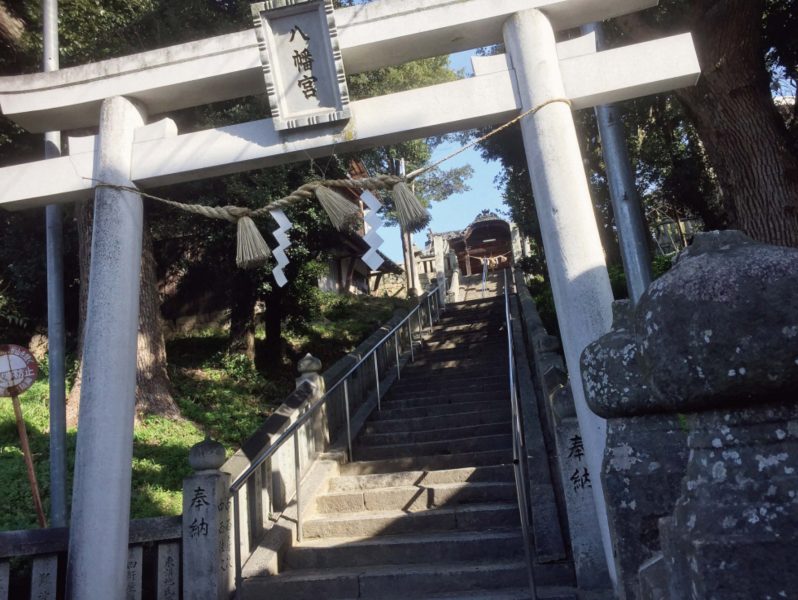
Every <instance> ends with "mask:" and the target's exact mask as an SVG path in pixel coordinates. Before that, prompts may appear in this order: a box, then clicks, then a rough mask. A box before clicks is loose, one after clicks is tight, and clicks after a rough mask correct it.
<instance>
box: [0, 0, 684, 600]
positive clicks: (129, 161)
mask: <svg viewBox="0 0 798 600" xmlns="http://www.w3.org/2000/svg"><path fill="white" fill-rule="evenodd" d="M306 1H307V0H291V1H290V2H286V1H285V0H275V2H276V4H278V5H285V4H288V5H291V6H293V5H296V4H302V3H304V2H306ZM310 1H317V0H310ZM656 3H657V2H656V0H375V1H374V2H371V3H369V4H365V5H357V6H353V7H350V8H346V9H340V10H338V11H336V12H335V17H336V20H337V24H338V36H337V37H338V39H337V43H338V45H339V47H340V54H341V57H342V61H343V65H344V67H345V68H346V70H347V71H348V72H349V73H354V72H362V71H368V70H371V69H376V68H379V67H384V66H389V65H396V64H401V63H404V62H407V61H409V60H413V59H418V58H424V57H429V56H436V55H441V54H447V53H451V52H456V51H461V50H467V49H470V48H476V47H480V46H484V45H488V44H494V43H498V42H504V44H505V46H506V48H507V51H508V56H507V57H504V58H503V57H496V58H492V59H488V60H483V61H480V63H479V68H478V69H477V74H476V76H475V77H473V78H471V79H466V80H462V81H456V82H453V83H448V84H443V85H439V86H433V87H429V88H424V89H419V90H412V91H409V92H404V93H401V94H393V95H389V96H383V97H379V98H370V99H367V100H362V101H359V102H355V103H352V104H351V107H350V108H351V118H350V119H349V120H348V121H345V122H342V123H338V124H332V125H323V126H317V127H313V128H308V129H296V130H289V131H278V129H277V128H276V127H275V126H274V124H273V123H272V121H271V120H270V119H268V118H264V119H263V120H259V121H254V122H250V123H242V124H239V125H233V126H229V127H222V128H217V129H210V130H207V131H200V132H196V133H190V134H185V135H178V134H177V131H176V129H175V128H174V124H173V123H170V122H168V121H165V122H161V123H159V124H155V125H149V126H145V124H146V120H147V115H148V114H149V115H153V114H162V113H166V112H168V111H170V110H175V109H178V108H183V107H187V106H193V105H200V104H207V103H210V102H215V101H218V100H223V99H229V98H235V97H241V96H246V95H252V94H261V93H264V92H265V91H266V90H265V88H266V85H265V83H264V80H263V77H262V70H263V65H262V64H261V62H260V60H259V51H260V50H262V48H259V46H258V43H257V41H256V36H255V34H254V32H252V31H244V32H240V33H236V34H230V35H226V36H220V37H215V38H211V39H207V40H202V41H199V42H194V43H191V44H184V45H182V46H175V47H171V48H165V49H162V50H155V51H151V52H145V53H142V54H137V55H134V56H129V57H124V58H120V59H114V60H109V61H103V62H100V63H94V64H90V65H84V66H81V67H76V68H72V69H65V70H63V71H58V72H53V73H45V74H37V75H26V76H20V77H10V78H9V77H6V78H0V108H2V111H3V114H5V115H6V116H7V117H9V118H11V119H13V120H14V121H16V122H17V123H19V124H20V125H22V126H23V127H25V128H27V129H29V130H31V131H43V130H64V129H69V128H75V127H86V126H95V125H99V135H98V136H97V137H96V138H95V137H90V138H83V139H80V138H72V139H71V140H70V155H69V156H66V157H63V158H58V159H51V160H45V161H38V162H33V163H29V164H24V165H18V166H14V167H7V168H3V169H0V206H1V207H3V208H6V209H10V210H14V209H24V208H30V207H34V206H41V205H44V204H48V203H54V202H69V201H73V200H76V199H80V198H85V197H88V196H89V195H90V194H91V193H92V192H93V191H94V188H93V185H94V182H93V181H92V178H94V179H100V180H103V181H105V182H107V183H112V184H122V185H134V184H135V185H138V186H141V187H146V186H154V185H164V184H169V183H178V182H182V181H190V180H196V179H201V178H205V177H212V176H217V175H222V174H226V173H232V172H236V171H243V170H247V169H254V168H262V167H268V166H272V165H277V164H281V163H286V162H291V161H295V160H301V159H302V158H303V157H305V156H307V155H310V156H321V155H325V154H329V152H331V151H332V149H333V148H335V149H337V150H339V151H351V150H356V149H359V148H364V147H367V146H373V145H378V144H386V143H393V142H396V141H399V140H405V139H413V138H418V137H424V136H428V135H435V134H441V133H445V132H449V131H455V130H462V129H468V128H472V127H478V126H479V127H481V126H487V125H491V124H496V123H500V122H503V121H505V120H508V119H509V118H511V117H513V116H515V115H517V114H518V113H519V111H527V110H529V109H531V108H533V107H536V106H540V105H542V104H546V103H547V102H549V101H551V100H553V99H566V98H567V99H569V100H570V101H571V104H572V106H573V107H574V108H586V107H589V106H594V105H596V104H603V103H607V102H613V101H618V100H623V99H627V98H632V97H636V96H642V95H646V94H652V93H657V92H661V91H666V90H670V89H674V88H677V87H682V86H687V85H692V84H694V83H695V82H696V80H697V78H698V76H699V66H698V61H697V58H696V54H695V50H694V48H693V44H692V40H691V38H690V36H689V34H685V35H681V36H674V37H670V38H665V39H661V40H655V41H651V42H648V43H645V44H638V45H635V46H630V47H626V48H619V49H616V50H610V51H606V52H598V53H597V52H595V45H593V47H592V48H589V49H584V47H583V44H584V42H585V41H586V40H581V41H577V42H569V43H564V44H560V45H557V44H555V38H554V32H555V31H559V30H563V29H566V28H571V27H576V26H579V25H582V24H585V23H589V22H593V21H600V20H603V19H607V18H610V17H614V16H618V15H622V14H625V13H630V12H634V11H638V10H641V9H644V8H647V7H650V6H653V5H656ZM587 41H589V40H587ZM558 53H559V54H558ZM267 116H268V115H264V117H267ZM521 126H522V132H523V136H524V143H525V147H526V151H527V159H528V161H529V167H530V173H531V174H532V184H533V188H534V191H535V198H536V206H537V211H538V219H539V222H540V226H541V231H542V234H543V239H544V245H545V249H546V255H547V261H548V268H549V273H550V279H551V282H552V287H553V290H554V297H555V302H556V305H557V314H558V318H559V321H560V329H561V333H562V340H563V346H564V349H565V354H566V360H567V364H568V368H569V371H570V372H571V373H572V374H573V376H572V380H571V381H572V388H573V392H574V401H575V404H576V408H577V415H578V417H579V422H580V427H581V429H582V433H583V438H584V442H585V452H586V458H587V460H588V465H589V467H590V469H591V470H592V471H593V472H594V473H599V472H600V465H601V459H602V453H603V448H604V422H603V420H602V419H600V418H599V417H597V416H596V415H594V414H593V413H592V412H590V410H589V409H588V408H587V406H586V404H585V400H584V394H583V391H582V385H581V382H580V378H579V377H578V375H576V374H578V373H579V356H580V354H581V351H582V349H583V348H584V347H585V346H586V345H587V344H588V343H590V342H592V341H593V340H595V339H597V338H598V337H599V336H600V335H602V334H604V333H605V332H607V331H608V330H609V329H610V325H611V303H612V299H613V298H612V292H611V289H610V285H609V278H608V276H607V270H606V264H605V261H604V253H603V250H602V247H601V242H600V239H599V235H598V229H597V227H596V223H595V219H594V217H593V209H592V204H591V200H590V195H589V190H588V185H587V181H586V177H585V173H584V168H583V166H582V161H581V156H580V151H579V145H578V143H577V138H576V133H575V129H574V123H573V118H572V114H571V109H570V108H569V107H568V106H567V105H566V104H565V103H563V102H556V103H551V104H547V105H546V106H545V108H543V109H542V110H540V111H539V112H537V113H536V114H534V115H533V116H530V117H527V118H525V119H524V120H523V121H522V125H521ZM95 198H96V202H95V219H94V227H95V229H94V237H93V249H92V264H91V278H90V291H89V308H88V317H87V331H86V349H85V352H84V357H83V360H84V374H85V377H86V381H85V382H84V384H83V386H82V395H81V414H80V423H81V425H80V429H79V434H78V456H77V461H76V472H75V485H74V500H73V509H72V530H71V536H70V553H69V574H68V579H69V589H70V592H71V594H72V597H73V598H77V599H80V600H87V599H97V600H100V599H102V600H108V599H112V600H116V599H119V600H121V599H122V598H124V577H123V576H122V575H121V574H122V573H124V566H125V558H126V553H127V527H128V512H129V496H130V462H131V452H132V443H131V441H132V440H131V436H132V428H133V416H134V406H135V369H136V360H135V352H136V331H137V321H138V281H139V276H138V273H139V267H140V265H139V261H140V255H141V227H142V224H141V210H142V208H141V198H140V196H139V195H138V194H135V193H131V192H121V191H118V190H113V189H108V188H101V189H97V190H96V194H95ZM593 492H594V497H595V501H596V506H597V512H598V513H599V520H600V522H601V528H602V533H603V538H604V545H605V553H606V555H607V559H608V564H609V568H610V570H611V571H612V570H613V567H612V550H611V545H610V540H609V532H608V528H607V520H606V511H605V507H604V499H603V493H602V490H601V486H600V482H599V478H598V477H594V478H593Z"/></svg>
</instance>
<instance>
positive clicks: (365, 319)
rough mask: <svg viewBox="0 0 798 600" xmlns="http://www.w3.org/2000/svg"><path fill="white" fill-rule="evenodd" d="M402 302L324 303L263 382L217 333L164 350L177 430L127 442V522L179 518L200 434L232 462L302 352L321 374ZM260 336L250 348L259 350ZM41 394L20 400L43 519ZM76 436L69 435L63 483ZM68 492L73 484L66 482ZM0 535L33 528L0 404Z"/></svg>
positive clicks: (43, 387)
mask: <svg viewBox="0 0 798 600" xmlns="http://www.w3.org/2000/svg"><path fill="white" fill-rule="evenodd" d="M404 305H405V303H404V301H402V300H397V299H391V298H372V297H350V296H332V295H326V294H325V295H323V302H322V306H321V310H320V316H319V317H318V318H317V319H315V320H313V321H311V322H309V323H305V324H301V325H300V326H297V327H293V328H292V329H290V330H289V331H287V332H286V334H285V337H286V340H287V342H288V347H287V349H286V353H285V354H286V355H285V357H284V359H283V365H281V366H280V367H279V368H275V369H270V373H269V374H268V375H266V374H264V373H263V372H260V371H258V370H256V369H254V368H252V367H251V366H250V365H249V364H248V363H247V361H242V360H241V359H240V357H236V356H229V355H227V354H225V353H224V349H225V346H226V342H227V338H226V333H225V331H223V330H204V331H199V332H196V333H194V334H190V335H185V336H181V337H179V338H177V339H174V340H171V341H169V342H168V343H167V355H168V357H169V374H170V377H171V380H172V384H173V386H174V396H175V400H176V401H177V403H178V405H179V406H180V410H181V411H182V413H183V419H182V420H173V419H167V418H164V417H159V416H150V417H147V418H146V419H144V420H143V421H142V422H141V423H139V424H137V426H136V430H135V435H134V442H133V482H132V486H133V488H132V496H131V507H130V512H131V518H140V517H153V516H160V515H177V514H180V512H181V510H182V507H181V506H182V497H181V490H182V486H183V478H184V477H185V476H186V475H187V474H188V473H189V471H190V469H189V466H188V461H187V457H188V450H189V448H191V446H192V445H193V444H196V443H197V442H199V441H201V440H202V438H203V437H204V435H205V432H207V433H209V434H210V435H211V436H213V437H214V439H217V440H218V441H220V442H221V443H222V444H224V445H225V447H226V448H227V450H228V454H231V453H232V452H234V451H235V449H236V448H237V447H238V446H239V444H240V443H241V441H242V440H243V439H245V438H246V437H247V436H248V435H249V434H251V433H252V432H253V431H254V430H255V428H257V427H258V425H259V424H260V423H261V422H262V421H263V419H264V418H266V417H267V416H268V415H270V414H271V412H272V411H273V410H274V409H275V408H276V407H277V406H279V405H280V403H281V402H282V400H283V399H284V398H285V396H286V395H288V394H289V393H290V392H291V390H292V389H293V388H294V378H295V377H296V369H295V366H294V365H295V364H296V360H297V359H298V358H299V357H301V356H304V354H305V353H307V352H310V353H311V354H313V355H314V356H318V357H319V358H321V359H322V362H323V364H324V366H325V368H327V367H329V366H331V365H332V364H333V363H334V362H335V361H336V360H338V359H339V358H341V357H342V356H344V355H345V354H346V353H347V352H350V351H351V350H352V349H354V348H355V346H357V344H358V343H360V342H361V341H362V340H363V339H365V338H366V337H368V336H369V335H370V334H371V333H372V332H373V331H374V330H375V329H376V328H377V327H378V326H379V325H380V324H381V323H383V322H385V321H387V320H388V319H389V318H390V316H391V314H392V313H393V312H394V310H396V309H397V308H400V307H401V306H404ZM265 343H266V340H264V339H263V334H262V332H261V334H260V335H259V336H258V340H257V344H259V345H262V344H265ZM48 396H49V394H48V385H47V380H46V377H41V378H40V380H39V381H37V382H36V383H35V384H34V385H33V387H32V388H31V389H30V390H28V391H27V392H26V393H25V394H23V395H22V396H21V397H20V400H21V403H22V412H23V415H24V417H25V422H26V424H27V428H28V436H29V438H30V444H31V451H32V452H33V455H34V462H35V465H36V473H37V478H38V482H39V488H40V491H41V494H42V501H43V503H44V506H45V511H47V509H48V507H49V490H50V481H49V479H50V477H49V465H48V460H49V454H50V448H49V444H50V436H49V410H48V401H49V400H48ZM75 440H76V431H75V430H70V431H69V432H68V439H67V444H68V470H69V473H70V476H71V473H72V471H73V467H74V465H73V461H74V452H75ZM69 484H70V486H71V481H70V482H69ZM0 508H2V510H1V511H0V530H13V529H27V528H32V527H36V517H35V513H34V510H33V501H32V499H31V494H30V489H29V486H28V480H27V476H26V472H25V464H24V461H23V458H22V451H21V450H20V447H19V438H18V436H17V429H16V422H15V420H14V411H13V408H12V406H11V400H10V399H8V398H4V399H0Z"/></svg>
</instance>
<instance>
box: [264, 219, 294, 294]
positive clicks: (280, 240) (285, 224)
mask: <svg viewBox="0 0 798 600" xmlns="http://www.w3.org/2000/svg"><path fill="white" fill-rule="evenodd" d="M269 213H270V214H271V216H272V218H273V219H274V220H275V221H276V222H277V225H278V226H279V227H278V228H277V229H275V230H274V231H273V232H272V235H274V239H275V240H277V244H278V245H277V247H276V248H275V249H274V250H272V254H273V255H274V260H276V261H277V266H276V267H274V268H273V269H272V275H274V281H276V282H277V285H279V286H280V287H283V286H284V285H285V284H286V283H288V279H286V277H285V273H284V272H283V269H285V267H286V265H287V264H288V262H289V261H288V256H287V255H286V253H285V251H286V250H287V249H288V247H289V246H290V245H291V239H290V238H289V237H288V230H289V229H291V227H292V225H291V221H289V220H288V217H286V216H285V213H284V212H283V211H282V210H280V209H279V208H276V209H274V210H270V211H269Z"/></svg>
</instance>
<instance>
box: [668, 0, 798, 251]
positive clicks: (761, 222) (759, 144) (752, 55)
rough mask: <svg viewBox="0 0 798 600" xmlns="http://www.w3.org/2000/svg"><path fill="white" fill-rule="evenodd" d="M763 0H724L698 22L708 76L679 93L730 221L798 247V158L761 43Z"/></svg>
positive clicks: (700, 48) (756, 234) (698, 40)
mask: <svg viewBox="0 0 798 600" xmlns="http://www.w3.org/2000/svg"><path fill="white" fill-rule="evenodd" d="M764 5H765V3H764V0H720V1H718V2H714V3H713V4H712V6H711V8H710V9H709V10H707V11H706V13H705V14H704V15H703V17H700V18H699V19H698V20H697V21H695V22H694V24H693V34H694V36H695V39H696V45H697V48H698V55H699V57H700V60H701V66H702V71H703V74H702V77H701V81H700V82H699V84H698V86H697V87H695V88H687V89H684V90H679V91H678V92H677V95H678V97H679V99H680V100H681V101H682V102H683V103H684V105H685V107H686V108H687V110H688V113H689V114H690V115H691V117H692V118H693V122H694V123H695V126H696V128H697V129H698V132H699V135H700V136H701V139H702V140H703V141H704V145H705V147H706V150H707V153H708V154H709V157H710V160H711V162H712V165H713V167H714V168H715V171H716V173H717V175H718V179H719V181H720V185H721V189H722V190H723V194H724V197H725V202H726V204H727V207H728V209H729V211H730V214H731V216H732V224H733V226H734V227H736V228H739V229H741V230H743V231H744V232H746V233H747V234H748V235H750V236H751V237H753V238H754V239H757V240H760V241H763V242H768V243H771V244H779V245H785V246H798V158H796V157H795V156H794V155H793V154H792V153H791V152H790V142H791V140H790V137H789V134H788V132H787V129H786V127H785V125H784V121H783V120H782V119H781V117H780V116H779V114H778V112H777V110H776V108H775V106H774V104H773V99H772V98H771V94H770V88H769V85H768V83H769V82H768V79H767V77H766V73H767V72H766V70H765V66H764V61H763V57H764V49H763V48H762V43H763V40H762V23H761V21H762V14H763V12H764Z"/></svg>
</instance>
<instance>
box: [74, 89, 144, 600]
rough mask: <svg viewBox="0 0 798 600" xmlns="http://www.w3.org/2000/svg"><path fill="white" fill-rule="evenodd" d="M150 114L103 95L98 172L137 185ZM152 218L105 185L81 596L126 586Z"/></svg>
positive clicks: (86, 383) (94, 291) (81, 492)
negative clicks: (145, 229)
mask: <svg viewBox="0 0 798 600" xmlns="http://www.w3.org/2000/svg"><path fill="white" fill-rule="evenodd" d="M145 118H146V117H145V114H144V111H143V110H142V109H141V108H140V107H139V106H138V105H136V104H134V103H133V102H131V101H130V100H128V99H126V98H123V97H121V96H117V97H114V98H109V99H107V100H105V101H104V102H103V104H102V109H101V111H100V136H99V147H98V151H97V154H96V158H95V163H94V178H95V179H99V180H101V181H104V182H107V183H110V184H114V185H122V186H133V183H132V182H131V180H130V171H131V165H132V156H133V137H134V133H135V130H136V128H138V127H141V126H142V125H144V121H145ZM142 222H143V207H142V203H141V196H140V195H139V194H137V193H135V192H129V191H121V190H116V189H112V188H107V187H99V188H97V192H96V195H95V199H94V227H93V234H92V243H91V269H90V278H89V301H88V307H87V314H86V325H85V327H86V331H85V340H86V342H85V344H84V349H83V381H82V383H81V387H80V416H79V423H80V425H79V427H78V443H77V453H76V457H75V481H74V485H73V490H72V523H71V528H70V533H69V555H68V556H69V561H68V565H67V597H68V598H71V599H73V600H117V599H121V598H125V595H126V586H127V581H126V580H125V578H124V576H123V575H122V574H124V573H125V568H126V563H127V548H128V535H129V528H130V485H131V483H130V477H131V472H130V463H131V461H132V459H133V422H134V418H135V408H136V340H137V332H138V321H139V273H140V268H141V243H142Z"/></svg>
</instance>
